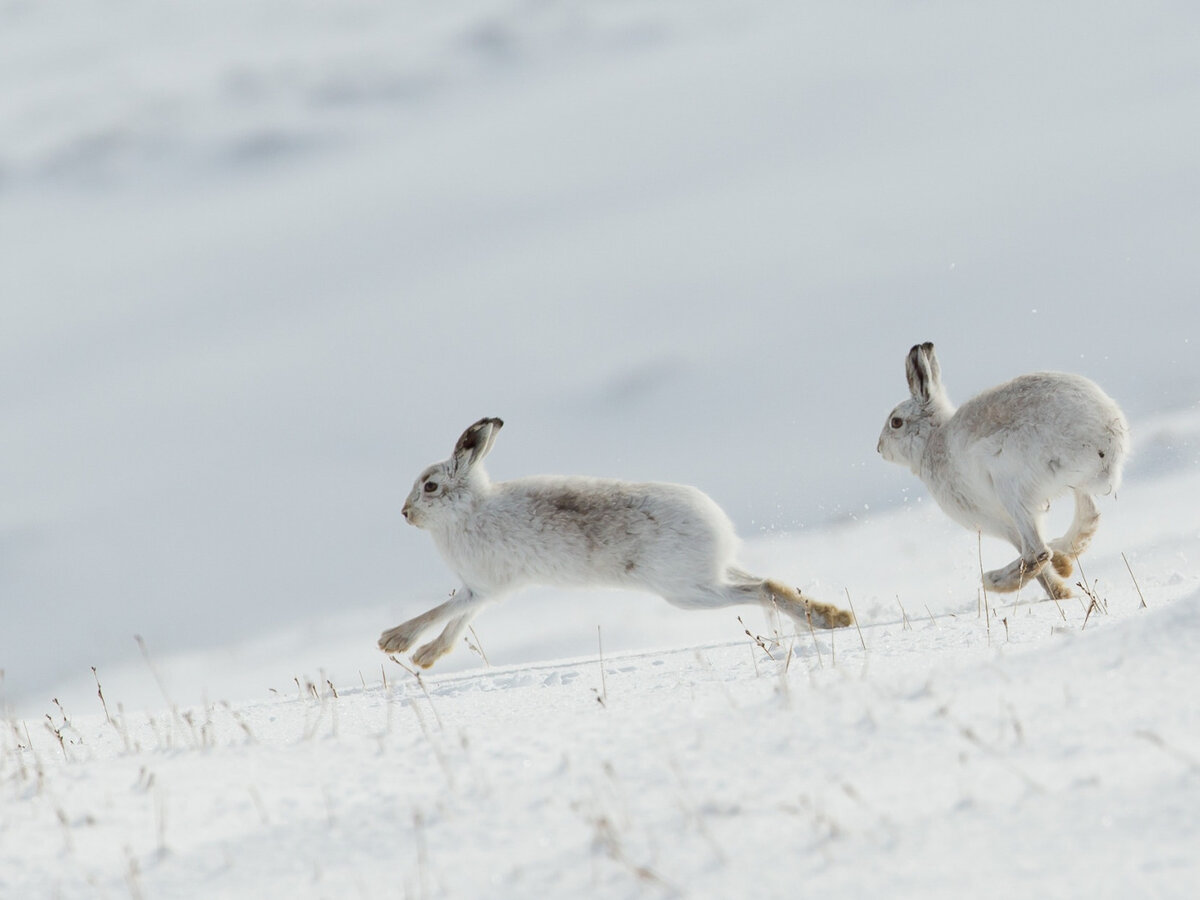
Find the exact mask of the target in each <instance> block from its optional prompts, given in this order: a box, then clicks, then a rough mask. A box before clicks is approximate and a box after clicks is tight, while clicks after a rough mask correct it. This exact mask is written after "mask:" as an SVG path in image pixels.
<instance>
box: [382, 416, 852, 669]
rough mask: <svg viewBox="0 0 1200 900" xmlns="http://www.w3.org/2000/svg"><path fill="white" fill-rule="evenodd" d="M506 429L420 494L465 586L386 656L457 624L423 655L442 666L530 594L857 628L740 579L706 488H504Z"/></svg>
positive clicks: (388, 640)
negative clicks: (489, 459)
mask: <svg viewBox="0 0 1200 900" xmlns="http://www.w3.org/2000/svg"><path fill="white" fill-rule="evenodd" d="M502 425H503V423H502V422H501V421H500V420H499V419H481V420H480V421H479V422H476V423H475V424H474V425H472V426H471V427H470V428H468V429H467V430H466V431H465V432H463V435H462V437H460V438H459V440H458V443H457V444H456V445H455V448H454V453H453V454H452V455H451V457H450V459H448V460H446V461H444V462H440V463H437V464H435V465H432V466H430V467H428V468H427V469H425V471H424V472H422V473H421V475H420V477H418V478H417V480H416V483H415V484H414V485H413V489H412V492H411V493H410V494H409V495H408V499H407V500H406V501H405V503H404V510H403V512H404V516H405V518H406V519H408V521H409V522H410V523H412V524H413V525H415V526H417V527H419V528H423V529H425V530H426V531H428V532H429V533H430V535H431V536H432V537H433V541H434V544H436V546H437V548H438V550H439V552H440V553H441V554H442V557H443V558H444V559H445V560H446V563H447V564H448V565H449V566H450V568H451V569H453V570H454V572H455V574H457V575H458V577H459V578H461V579H462V583H463V584H462V587H461V588H460V589H459V590H458V591H456V592H455V594H454V596H453V597H452V598H451V599H450V600H449V601H447V602H446V603H443V604H442V605H441V606H438V607H435V608H434V609H432V610H429V611H428V612H426V613H424V614H422V615H420V616H417V617H416V618H414V619H410V620H409V621H407V622H405V623H403V624H401V625H398V626H396V627H395V628H392V629H389V630H388V631H385V632H384V633H383V634H382V635H381V636H380V639H379V647H380V649H381V650H383V651H384V652H387V653H401V652H404V651H406V650H407V649H408V648H409V647H410V646H412V644H413V643H414V642H415V641H416V639H417V638H418V637H419V636H420V635H421V633H423V632H425V631H427V630H429V629H431V628H433V627H435V626H437V625H439V624H441V623H442V622H446V623H447V624H446V626H445V628H444V630H443V631H442V633H441V634H440V635H439V636H438V637H437V638H435V639H434V640H433V641H431V642H430V643H428V644H426V645H424V646H423V647H421V648H420V649H418V650H417V651H416V653H414V655H413V659H414V660H415V661H416V662H417V663H418V664H419V665H422V666H429V665H432V664H433V662H434V661H435V660H437V659H438V657H440V656H442V655H443V654H445V653H447V652H449V651H450V650H451V649H452V647H453V646H454V643H455V642H456V641H457V640H458V639H459V637H460V636H461V635H462V633H463V631H464V629H466V627H467V625H468V623H469V622H470V621H471V619H472V618H474V616H475V615H476V614H477V613H478V612H479V609H480V607H481V606H483V604H485V603H486V602H488V601H490V600H494V599H497V598H499V597H500V596H502V595H504V594H506V593H509V592H510V591H513V590H516V589H517V588H520V587H523V586H525V585H530V584H543V585H561V586H566V587H570V586H589V585H590V586H611V587H621V588H632V589H637V590H644V591H649V592H652V593H655V594H658V595H660V596H662V597H663V598H665V599H666V600H667V601H668V602H670V603H672V604H674V605H675V606H679V607H682V608H685V609H708V608H715V607H722V606H731V605H735V604H742V603H758V604H761V605H765V606H775V607H777V608H779V609H780V610H781V611H782V612H785V613H788V614H789V615H791V616H792V617H793V618H795V619H798V620H801V621H805V622H807V621H809V620H810V619H811V621H812V622H813V623H814V624H816V625H818V626H823V627H834V626H836V625H848V624H850V621H851V620H850V619H849V614H848V613H845V612H843V611H842V610H839V609H837V608H836V607H831V606H827V605H826V604H821V603H816V602H814V601H811V600H809V599H807V598H805V597H803V596H802V595H800V594H799V592H797V591H796V590H795V589H794V588H790V587H787V586H785V585H781V584H779V583H777V582H774V581H766V580H763V579H760V578H756V577H754V576H752V575H749V574H747V573H746V572H743V571H741V570H740V569H738V568H737V567H736V566H735V565H734V557H735V554H736V552H737V548H738V540H737V536H736V534H735V533H734V529H733V525H732V524H731V523H730V521H729V518H728V517H727V516H726V515H725V513H724V512H722V511H721V508H720V507H719V506H717V504H716V503H715V502H713V500H712V499H711V498H710V497H708V496H707V495H705V494H704V493H702V492H701V491H699V490H697V489H696V488H693V487H688V486H686V485H679V484H663V483H657V482H654V483H632V482H625V481H616V480H611V479H603V478H583V477H564V476H548V475H539V476H535V477H530V478H518V479H514V480H512V481H502V482H498V483H493V482H492V481H491V480H490V479H489V478H488V476H487V473H486V472H485V471H484V470H483V466H482V464H481V460H482V459H483V457H484V456H486V455H487V452H488V451H489V450H490V449H491V446H492V443H493V442H494V441H495V438H496V434H497V433H498V432H499V430H500V428H501V426H502Z"/></svg>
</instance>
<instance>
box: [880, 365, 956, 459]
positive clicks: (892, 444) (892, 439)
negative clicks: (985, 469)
mask: <svg viewBox="0 0 1200 900" xmlns="http://www.w3.org/2000/svg"><path fill="white" fill-rule="evenodd" d="M904 367H905V371H906V374H907V375H908V390H909V392H910V393H911V394H912V397H911V398H909V399H908V400H905V401H904V402H903V403H901V404H900V405H899V406H897V407H896V408H895V409H893V410H892V412H891V414H890V415H889V416H888V418H887V421H886V422H884V423H883V431H882V432H881V433H880V435H879V445H878V446H877V447H876V448H875V449H876V450H878V451H879V453H880V454H882V456H883V458H884V459H886V460H887V461H888V462H894V463H900V464H901V465H906V466H908V467H909V468H910V469H912V470H913V471H914V472H916V471H917V470H918V468H919V465H920V460H921V454H922V453H923V452H924V450H925V444H926V442H927V441H928V440H929V437H930V435H932V434H933V432H934V431H935V430H936V429H937V427H938V426H939V425H941V424H942V423H943V422H945V421H946V420H947V419H948V418H950V416H951V415H952V414H953V412H954V410H953V408H952V407H951V405H950V399H949V398H948V397H947V396H946V389H945V388H944V387H942V369H941V366H939V365H938V361H937V356H936V355H935V354H934V352H933V344H931V343H929V342H926V343H924V344H917V345H916V346H915V347H913V348H912V349H911V350H909V351H908V358H907V359H906V360H905V365H904Z"/></svg>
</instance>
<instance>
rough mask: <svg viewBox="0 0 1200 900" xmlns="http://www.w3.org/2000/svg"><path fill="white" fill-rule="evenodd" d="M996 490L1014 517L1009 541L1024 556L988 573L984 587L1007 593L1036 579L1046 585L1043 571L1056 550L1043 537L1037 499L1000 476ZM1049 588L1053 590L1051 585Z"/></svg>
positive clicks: (1012, 517)
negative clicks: (1027, 497)
mask: <svg viewBox="0 0 1200 900" xmlns="http://www.w3.org/2000/svg"><path fill="white" fill-rule="evenodd" d="M996 492H997V495H998V496H999V499H1000V502H1001V504H1002V505H1003V506H1004V508H1005V510H1006V511H1007V512H1008V515H1009V518H1010V519H1011V524H1010V526H1009V528H1008V529H1007V530H1008V532H1009V535H1008V537H1009V540H1010V541H1011V542H1012V544H1013V546H1015V547H1016V548H1017V549H1018V550H1019V551H1020V553H1021V555H1020V556H1019V557H1018V558H1017V559H1015V560H1013V561H1012V562H1010V563H1009V564H1008V565H1007V566H1005V567H1004V568H1002V569H993V570H992V571H990V572H985V573H984V576H983V583H984V586H985V587H987V588H989V589H990V590H993V591H997V592H999V593H1007V592H1009V591H1016V590H1020V589H1021V588H1022V587H1024V586H1025V585H1027V584H1029V582H1031V581H1033V580H1034V579H1035V578H1036V579H1038V581H1039V582H1040V583H1041V584H1042V585H1043V586H1046V581H1043V580H1042V578H1041V576H1042V570H1043V569H1045V567H1046V564H1047V563H1049V562H1050V560H1051V559H1052V558H1053V555H1054V553H1053V551H1052V550H1051V549H1050V546H1049V545H1048V544H1047V543H1046V540H1045V538H1043V537H1042V523H1041V514H1040V513H1035V512H1034V511H1033V510H1034V509H1035V508H1037V504H1036V502H1035V501H1030V500H1027V499H1026V498H1025V497H1024V496H1023V493H1022V491H1021V489H1020V487H1019V486H1018V485H1017V484H1015V483H1012V482H1008V483H1006V482H1004V481H1002V480H999V479H997V480H996ZM1046 577H1047V580H1049V579H1050V576H1049V575H1047V576H1046ZM1046 590H1047V591H1050V590H1052V589H1051V588H1049V587H1047V588H1046ZM1051 596H1057V595H1056V594H1051Z"/></svg>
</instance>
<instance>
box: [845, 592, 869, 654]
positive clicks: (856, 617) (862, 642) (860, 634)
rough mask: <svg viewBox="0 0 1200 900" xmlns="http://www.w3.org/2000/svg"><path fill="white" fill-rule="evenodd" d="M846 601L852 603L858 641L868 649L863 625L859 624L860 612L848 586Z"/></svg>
mask: <svg viewBox="0 0 1200 900" xmlns="http://www.w3.org/2000/svg"><path fill="white" fill-rule="evenodd" d="M846 602H847V603H849V604H850V615H852V616H854V627H855V628H856V629H858V642H859V643H860V644H862V648H863V650H864V651H865V650H866V649H867V642H866V640H865V639H864V638H863V633H862V626H861V625H859V624H858V613H857V612H856V611H855V609H854V601H853V600H851V599H850V588H846Z"/></svg>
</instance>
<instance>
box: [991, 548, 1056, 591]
mask: <svg viewBox="0 0 1200 900" xmlns="http://www.w3.org/2000/svg"><path fill="white" fill-rule="evenodd" d="M1051 557H1052V554H1051V552H1050V551H1049V550H1043V551H1042V552H1041V553H1039V554H1038V555H1037V556H1035V557H1033V558H1032V559H1026V558H1024V557H1022V558H1020V559H1015V560H1013V561H1012V562H1010V563H1009V564H1008V565H1007V566H1005V567H1004V568H1003V569H993V570H992V571H991V572H985V573H984V575H983V586H984V587H986V588H987V589H988V590H992V591H996V592H997V593H1000V594H1006V593H1009V592H1010V591H1017V590H1020V589H1021V588H1022V587H1024V586H1025V585H1027V584H1029V582H1031V581H1033V580H1034V579H1035V578H1037V577H1038V575H1039V574H1041V571H1042V569H1044V568H1045V567H1046V564H1047V563H1048V562H1050V559H1051Z"/></svg>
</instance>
